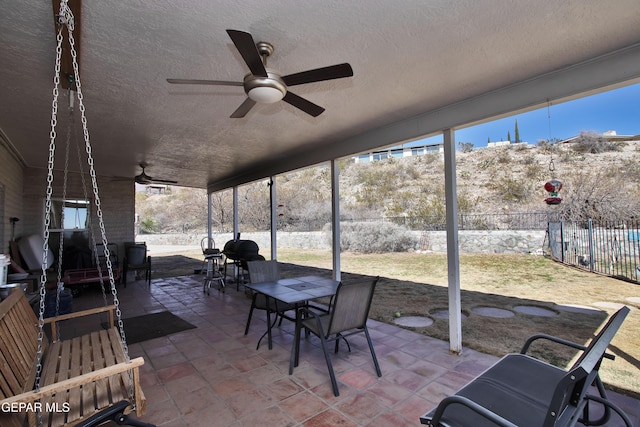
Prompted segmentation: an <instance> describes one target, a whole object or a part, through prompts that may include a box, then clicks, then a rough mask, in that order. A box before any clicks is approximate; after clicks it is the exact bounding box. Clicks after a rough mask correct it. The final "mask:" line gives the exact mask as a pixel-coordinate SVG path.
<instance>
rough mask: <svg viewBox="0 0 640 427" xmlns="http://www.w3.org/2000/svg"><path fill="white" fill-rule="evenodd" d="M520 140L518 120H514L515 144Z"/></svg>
mask: <svg viewBox="0 0 640 427" xmlns="http://www.w3.org/2000/svg"><path fill="white" fill-rule="evenodd" d="M521 142H522V141H521V140H520V129H518V119H516V144H519V143H521Z"/></svg>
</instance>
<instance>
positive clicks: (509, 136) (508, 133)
mask: <svg viewBox="0 0 640 427" xmlns="http://www.w3.org/2000/svg"><path fill="white" fill-rule="evenodd" d="M507 141H509V143H511V131H507Z"/></svg>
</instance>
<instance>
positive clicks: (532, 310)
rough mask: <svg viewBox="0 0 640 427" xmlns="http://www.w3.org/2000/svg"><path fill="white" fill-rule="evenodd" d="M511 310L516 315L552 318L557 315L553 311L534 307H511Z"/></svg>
mask: <svg viewBox="0 0 640 427" xmlns="http://www.w3.org/2000/svg"><path fill="white" fill-rule="evenodd" d="M513 309H514V310H515V311H517V312H518V313H523V314H530V315H532V316H542V317H554V316H557V315H558V313H556V312H555V311H553V310H550V309H548V308H544V307H538V306H535V305H518V306H516V307H513Z"/></svg>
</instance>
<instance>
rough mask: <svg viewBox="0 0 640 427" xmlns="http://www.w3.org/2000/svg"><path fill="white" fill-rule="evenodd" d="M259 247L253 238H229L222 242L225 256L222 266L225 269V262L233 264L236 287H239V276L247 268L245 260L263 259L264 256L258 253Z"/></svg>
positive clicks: (242, 274)
mask: <svg viewBox="0 0 640 427" xmlns="http://www.w3.org/2000/svg"><path fill="white" fill-rule="evenodd" d="M259 250H260V248H259V247H258V244H257V243H256V242H254V241H253V240H229V241H228V242H227V243H225V244H224V248H223V249H222V253H223V254H224V256H225V260H224V267H225V271H227V264H229V263H230V261H231V263H232V264H233V265H234V276H235V281H236V285H237V288H238V289H239V288H240V280H239V277H240V276H242V277H244V272H245V271H246V270H247V261H256V260H264V257H263V256H262V255H260V254H259V253H258V252H259Z"/></svg>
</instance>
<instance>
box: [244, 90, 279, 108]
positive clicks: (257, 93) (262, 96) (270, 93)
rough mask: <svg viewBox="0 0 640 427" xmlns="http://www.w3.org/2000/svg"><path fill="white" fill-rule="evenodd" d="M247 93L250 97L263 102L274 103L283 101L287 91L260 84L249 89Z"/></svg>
mask: <svg viewBox="0 0 640 427" xmlns="http://www.w3.org/2000/svg"><path fill="white" fill-rule="evenodd" d="M247 95H248V96H249V98H251V99H253V100H254V101H256V102H259V103H261V104H273V103H274V102H278V101H281V100H282V98H284V95H285V92H283V91H282V90H280V88H278V87H271V86H258V87H254V88H253V89H249V92H248V93H247Z"/></svg>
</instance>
